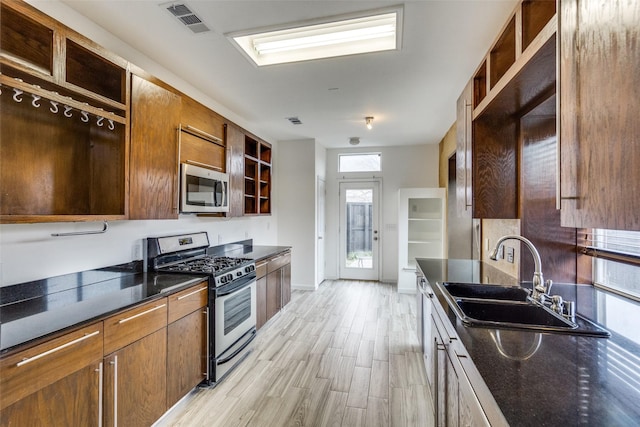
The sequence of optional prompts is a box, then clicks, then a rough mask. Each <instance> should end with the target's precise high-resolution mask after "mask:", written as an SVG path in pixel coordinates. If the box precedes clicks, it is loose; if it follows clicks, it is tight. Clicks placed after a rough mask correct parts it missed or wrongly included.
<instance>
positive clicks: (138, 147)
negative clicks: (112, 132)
mask: <svg viewBox="0 0 640 427" xmlns="http://www.w3.org/2000/svg"><path fill="white" fill-rule="evenodd" d="M131 98H132V100H131V161H130V178H129V179H130V194H129V218H130V219H176V218H178V208H179V202H178V197H179V185H178V180H179V174H178V139H179V135H178V133H179V128H180V106H181V99H180V96H178V95H176V94H175V93H174V92H171V91H169V90H167V89H164V88H162V87H160V86H159V85H157V84H155V83H153V82H151V81H148V80H146V79H144V78H142V77H139V76H136V75H134V76H133V78H132V82H131Z"/></svg>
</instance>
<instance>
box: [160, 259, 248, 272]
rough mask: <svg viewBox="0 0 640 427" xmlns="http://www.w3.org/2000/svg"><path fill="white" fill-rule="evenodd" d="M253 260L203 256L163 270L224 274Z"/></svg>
mask: <svg viewBox="0 0 640 427" xmlns="http://www.w3.org/2000/svg"><path fill="white" fill-rule="evenodd" d="M252 262H253V261H252V260H250V259H248V258H230V257H212V256H203V257H201V258H195V259H191V260H185V261H182V262H179V263H177V264H173V265H170V266H167V267H164V268H162V270H164V271H179V272H189V273H200V274H202V273H204V274H213V275H219V274H224V273H225V272H226V271H227V270H232V269H234V268H236V267H238V266H241V265H244V264H250V263H252Z"/></svg>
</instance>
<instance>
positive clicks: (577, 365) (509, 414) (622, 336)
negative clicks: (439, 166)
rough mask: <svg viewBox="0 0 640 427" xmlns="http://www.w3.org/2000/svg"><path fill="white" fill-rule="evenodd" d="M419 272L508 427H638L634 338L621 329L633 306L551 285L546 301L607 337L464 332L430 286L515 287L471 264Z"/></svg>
mask: <svg viewBox="0 0 640 427" xmlns="http://www.w3.org/2000/svg"><path fill="white" fill-rule="evenodd" d="M418 267H419V268H420V270H421V271H422V272H423V273H424V275H425V277H426V278H427V280H428V281H429V283H430V284H431V286H432V289H433V290H434V293H435V295H436V297H437V298H438V300H439V302H440V304H441V305H442V307H443V308H444V310H445V312H446V313H447V316H448V318H449V321H450V322H451V324H452V325H453V327H454V329H455V330H456V332H457V334H458V336H459V337H460V340H461V341H462V343H463V345H464V346H465V349H466V350H467V352H468V353H469V355H470V356H471V359H472V360H473V363H474V364H475V366H476V368H477V369H478V371H479V372H480V374H481V375H482V377H483V379H484V381H485V383H486V385H487V386H488V388H489V390H490V391H491V393H492V395H493V397H494V399H495V401H496V402H497V403H498V405H499V407H500V409H501V411H502V413H503V415H504V416H505V418H506V419H507V421H508V422H509V424H510V425H512V426H573V425H594V426H596V425H597V426H613V425H615V426H626V425H629V426H637V425H640V334H638V332H636V331H635V329H637V327H635V328H634V327H633V326H632V325H631V323H632V322H630V323H627V324H628V325H629V326H631V327H625V321H624V318H627V319H634V318H635V319H637V318H638V315H639V314H640V304H637V303H635V302H632V301H629V300H626V299H624V298H620V297H618V296H616V295H613V294H610V293H607V292H604V291H600V290H597V289H596V288H594V287H593V286H590V285H572V286H570V285H560V286H557V285H555V284H554V286H557V288H556V289H553V291H554V292H552V293H557V292H556V291H559V290H560V291H561V292H564V293H565V294H567V293H568V294H569V296H571V295H573V296H574V298H573V300H574V301H576V302H577V312H578V313H579V314H582V315H584V316H585V317H588V318H590V319H591V320H594V321H597V322H598V323H599V324H600V325H602V326H604V327H605V328H607V329H608V330H609V331H610V332H611V337H610V338H595V337H588V336H576V335H567V334H557V333H536V332H528V331H520V330H507V329H489V328H484V327H468V326H465V325H464V324H463V323H462V322H461V321H460V320H459V319H458V318H457V317H456V315H455V313H454V312H453V310H451V309H450V308H449V306H448V304H447V303H446V300H445V299H444V296H443V295H442V294H441V293H440V291H439V288H438V287H437V286H435V283H436V282H444V281H456V282H472V283H495V284H506V285H514V284H518V283H517V280H516V279H513V278H509V277H508V276H502V275H501V274H500V273H499V272H497V271H496V270H495V268H493V267H491V266H490V265H489V264H486V263H483V262H479V261H472V260H446V259H442V260H441V259H418ZM524 286H526V284H525V285H524ZM563 288H564V289H563ZM569 299H571V298H569ZM612 312H613V313H612ZM621 313H622V314H621ZM620 318H622V320H620ZM634 335H635V336H634ZM536 348H537V349H536Z"/></svg>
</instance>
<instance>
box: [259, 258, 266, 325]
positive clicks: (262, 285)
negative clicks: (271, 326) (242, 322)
mask: <svg viewBox="0 0 640 427" xmlns="http://www.w3.org/2000/svg"><path fill="white" fill-rule="evenodd" d="M267 264H268V261H260V262H259V263H258V264H257V265H256V275H257V279H256V329H260V328H261V327H262V325H264V324H265V323H267Z"/></svg>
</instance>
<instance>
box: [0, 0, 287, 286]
mask: <svg viewBox="0 0 640 427" xmlns="http://www.w3.org/2000/svg"><path fill="white" fill-rule="evenodd" d="M29 3H31V4H32V5H33V6H35V7H36V8H38V9H40V10H42V11H43V12H44V13H46V14H48V15H50V16H52V17H53V18H55V19H57V20H58V21H60V22H62V23H63V24H65V25H67V26H68V27H70V28H72V29H74V30H76V31H78V32H79V33H81V34H83V35H85V36H87V37H89V38H90V39H92V40H94V41H95V42H97V43H98V44H100V45H102V46H104V47H105V48H107V49H109V50H110V51H112V52H115V53H116V54H118V55H120V56H121V57H123V58H125V59H127V60H128V61H130V62H132V63H134V64H136V65H138V66H140V67H142V68H143V69H145V70H146V71H148V72H150V73H151V74H153V75H155V76H157V77H158V78H160V79H162V80H164V81H165V82H167V83H169V84H171V85H172V86H174V87H175V88H177V89H178V90H180V91H182V92H184V93H186V94H188V95H189V96H191V97H193V98H195V99H197V100H198V101H200V102H202V103H203V104H205V105H207V106H209V107H210V108H212V109H214V110H215V111H217V112H218V113H220V114H222V115H223V116H225V117H227V118H228V119H230V120H232V121H234V122H235V123H237V124H238V125H240V126H243V127H244V128H246V129H247V130H249V131H253V132H255V130H254V129H252V126H251V124H250V123H247V122H246V121H245V120H244V119H243V118H241V117H238V116H236V115H235V114H234V113H233V112H231V111H229V110H228V109H226V108H225V107H224V106H222V105H220V104H217V103H216V102H215V101H214V100H212V99H210V98H208V97H206V96H204V95H203V94H202V93H200V92H199V91H197V90H196V89H194V88H193V87H192V86H191V85H190V84H189V83H187V82H185V81H184V80H182V79H181V78H180V77H179V76H176V75H174V74H172V73H170V72H169V71H167V70H166V69H164V68H163V67H161V66H160V65H159V64H157V63H156V62H154V61H153V60H152V59H150V58H148V57H146V56H145V55H143V54H142V53H140V52H138V51H137V50H135V49H133V48H132V47H131V46H128V45H127V44H125V43H123V42H122V41H121V40H119V39H117V38H116V37H114V36H113V35H111V34H110V33H108V32H106V31H105V30H104V29H102V28H101V27H99V26H97V25H95V24H94V23H93V22H91V21H89V20H87V19H86V18H84V17H83V16H82V15H80V14H78V13H77V12H75V11H73V10H72V9H70V8H68V7H67V6H66V5H65V4H63V3H61V2H59V1H57V0H54V1H50V0H49V1H38V0H30V1H29ZM257 134H258V135H259V136H260V137H262V138H264V139H265V140H267V141H271V140H272V139H271V138H270V137H269V135H264V134H259V133H257ZM274 149H275V150H276V151H277V143H274ZM277 192H278V182H277V177H274V185H273V190H272V197H273V198H274V200H275V199H276V197H277ZM109 225H110V227H109V230H108V231H107V233H105V234H100V235H89V236H77V237H52V236H51V233H59V232H69V231H79V230H96V229H101V228H102V223H53V224H51V223H49V224H5V225H0V286H6V285H11V284H15V283H21V282H26V281H31V280H37V279H42V278H46V277H52V276H56V275H60V274H66V273H72V272H76V271H82V270H88V269H92V268H100V267H105V266H109V265H114V264H120V263H126V262H129V261H131V260H135V259H141V252H140V248H141V239H142V238H144V237H148V236H154V235H166V234H170V233H181V232H193V231H207V232H208V233H209V239H210V241H211V244H212V245H217V244H218V243H229V242H233V241H237V240H244V239H246V238H253V239H254V243H256V244H269V245H275V244H277V243H278V241H277V232H278V231H277V228H278V227H277V206H274V207H273V209H272V215H271V216H269V217H249V218H237V219H215V218H197V217H195V216H192V215H182V216H181V217H180V219H178V220H167V221H114V222H110V223H109Z"/></svg>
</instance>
